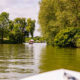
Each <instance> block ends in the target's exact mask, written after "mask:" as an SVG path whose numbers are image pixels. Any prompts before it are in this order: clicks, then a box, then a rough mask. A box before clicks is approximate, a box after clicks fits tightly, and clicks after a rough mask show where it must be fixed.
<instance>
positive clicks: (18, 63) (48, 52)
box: [0, 43, 80, 80]
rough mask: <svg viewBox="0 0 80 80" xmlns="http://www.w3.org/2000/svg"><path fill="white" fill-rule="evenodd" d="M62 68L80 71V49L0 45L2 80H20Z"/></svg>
mask: <svg viewBox="0 0 80 80" xmlns="http://www.w3.org/2000/svg"><path fill="white" fill-rule="evenodd" d="M62 68H64V69H69V70H75V71H80V48H56V47H52V46H47V45H46V44H45V43H34V44H28V43H25V44H0V80H20V79H22V78H25V77H29V76H32V75H36V74H39V73H43V72H47V71H51V70H56V69H62Z"/></svg>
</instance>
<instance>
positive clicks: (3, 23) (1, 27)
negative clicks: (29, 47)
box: [0, 12, 9, 43]
mask: <svg viewBox="0 0 80 80" xmlns="http://www.w3.org/2000/svg"><path fill="white" fill-rule="evenodd" d="M8 27H9V14H8V13H6V12H2V13H1V14H0V37H1V43H3V38H4V36H6V34H5V33H6V32H7V31H8Z"/></svg>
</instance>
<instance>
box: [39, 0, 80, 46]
mask: <svg viewBox="0 0 80 80" xmlns="http://www.w3.org/2000/svg"><path fill="white" fill-rule="evenodd" d="M39 24H40V26H41V27H40V28H41V31H42V34H43V37H45V39H46V41H47V43H48V44H51V45H54V46H59V47H80V1H79V0H41V2H40V11H39Z"/></svg>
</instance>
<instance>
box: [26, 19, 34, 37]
mask: <svg viewBox="0 0 80 80" xmlns="http://www.w3.org/2000/svg"><path fill="white" fill-rule="evenodd" d="M26 29H27V31H28V32H30V34H31V37H32V38H33V36H34V34H33V33H34V30H35V20H31V18H28V19H27V28H26Z"/></svg>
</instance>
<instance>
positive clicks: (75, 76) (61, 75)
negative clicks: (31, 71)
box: [21, 69, 80, 80]
mask: <svg viewBox="0 0 80 80" xmlns="http://www.w3.org/2000/svg"><path fill="white" fill-rule="evenodd" d="M21 80H80V72H75V71H71V70H66V69H59V70H55V71H50V72H45V73H42V74H38V75H35V76H32V77H28V78H24V79H21Z"/></svg>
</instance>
